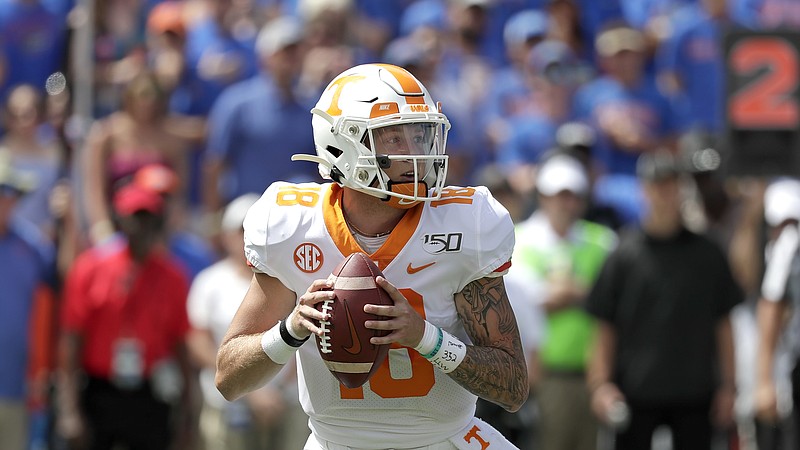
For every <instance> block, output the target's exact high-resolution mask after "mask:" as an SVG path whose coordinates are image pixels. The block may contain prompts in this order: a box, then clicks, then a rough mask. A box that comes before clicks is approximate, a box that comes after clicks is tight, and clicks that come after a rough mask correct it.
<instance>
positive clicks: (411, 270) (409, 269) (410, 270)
mask: <svg viewBox="0 0 800 450" xmlns="http://www.w3.org/2000/svg"><path fill="white" fill-rule="evenodd" d="M434 264H436V261H434V262H432V263H428V264H423V265H421V266H419V267H412V266H411V263H408V266H406V272H408V274H409V275H413V274H415V273H417V272H419V271H420V270H425V269H427V268H428V267H430V266H432V265H434Z"/></svg>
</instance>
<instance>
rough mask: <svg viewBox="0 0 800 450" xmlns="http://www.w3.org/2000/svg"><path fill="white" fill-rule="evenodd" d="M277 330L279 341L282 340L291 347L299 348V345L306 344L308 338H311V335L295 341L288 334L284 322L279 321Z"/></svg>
mask: <svg viewBox="0 0 800 450" xmlns="http://www.w3.org/2000/svg"><path fill="white" fill-rule="evenodd" d="M278 328H279V329H280V332H281V339H283V342H286V343H287V344H289V345H291V346H292V347H300V346H301V345H303V344H305V343H306V341H307V340H308V338H310V337H311V335H308V336H306V338H305V339H295V337H294V336H292V334H291V333H289V330H288V329H287V328H286V321H285V320H281V321H280V326H279V327H278Z"/></svg>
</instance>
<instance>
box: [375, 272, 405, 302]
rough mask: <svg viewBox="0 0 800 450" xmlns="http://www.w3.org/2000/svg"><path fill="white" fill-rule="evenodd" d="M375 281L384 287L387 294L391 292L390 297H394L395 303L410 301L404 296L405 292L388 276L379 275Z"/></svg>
mask: <svg viewBox="0 0 800 450" xmlns="http://www.w3.org/2000/svg"><path fill="white" fill-rule="evenodd" d="M375 282H376V283H377V284H378V286H380V287H382V288H383V290H384V291H386V293H387V294H389V297H391V298H392V300H393V301H394V303H395V305H397V304H404V303H408V300H406V298H405V296H403V294H402V293H401V292H400V291H399V290H398V289H397V288H396V287H394V285H393V284H392V283H390V282H389V280H387V279H386V278H384V277H382V276H380V275H378V276H377V277H376V278H375Z"/></svg>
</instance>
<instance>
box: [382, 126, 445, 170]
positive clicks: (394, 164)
mask: <svg viewBox="0 0 800 450" xmlns="http://www.w3.org/2000/svg"><path fill="white" fill-rule="evenodd" d="M434 134H435V133H434V125H432V124H423V123H409V124H402V125H392V126H388V127H383V128H377V129H375V130H373V131H372V141H373V142H374V145H373V146H372V149H373V151H374V152H375V155H377V156H395V157H396V156H404V155H408V156H421V155H427V154H429V152H430V151H431V150H432V149H433V140H434ZM428 165H429V164H426V163H425V162H423V161H419V160H418V161H416V162H415V161H413V160H412V159H402V158H393V159H391V161H389V164H388V167H382V168H383V171H384V172H385V173H386V175H387V176H388V177H389V178H390V179H391V180H392V181H395V182H401V181H402V182H413V181H414V173H415V172H416V174H417V179H418V180H421V179H423V178H424V177H425V173H426V170H425V168H426V167H427V166H428ZM415 166H416V167H415Z"/></svg>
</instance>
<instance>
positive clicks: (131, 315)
mask: <svg viewBox="0 0 800 450" xmlns="http://www.w3.org/2000/svg"><path fill="white" fill-rule="evenodd" d="M188 290H189V288H188V282H187V279H186V276H185V275H184V273H183V271H182V269H181V267H180V266H178V265H177V263H176V262H174V261H173V260H172V259H171V257H169V255H168V254H166V253H164V252H154V253H153V254H151V255H149V256H148V257H147V259H146V260H145V261H143V262H142V263H141V265H138V267H137V263H136V262H135V261H134V260H133V258H132V256H131V254H130V252H129V250H128V246H127V245H126V244H125V243H124V242H122V241H115V242H112V243H109V244H108V245H106V246H103V247H98V248H95V249H92V250H89V251H87V252H86V253H84V254H83V255H81V256H80V257H79V258H78V259H77V260H76V262H75V265H74V266H73V269H72V271H71V273H70V274H69V276H68V278H67V284H66V289H65V293H64V294H65V305H64V310H63V313H64V314H63V317H62V322H63V327H64V331H67V332H74V333H77V334H79V335H82V336H83V337H84V345H83V352H82V353H83V354H82V355H81V362H82V365H83V368H84V370H85V372H86V373H87V375H89V376H94V377H98V378H104V379H108V378H109V377H110V375H111V359H112V355H113V346H114V342H116V341H117V339H120V338H125V337H135V338H137V339H139V340H140V341H141V342H142V344H143V347H144V349H145V352H144V355H143V356H144V363H145V371H144V373H145V376H147V375H148V374H149V373H150V369H151V368H152V367H153V364H154V363H156V362H158V361H159V360H161V359H163V358H166V357H169V356H171V355H172V353H173V351H174V349H175V345H176V344H177V343H179V342H180V341H182V340H183V338H184V335H185V334H186V333H187V331H188V330H189V320H188V318H187V315H186V296H187V293H188Z"/></svg>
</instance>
